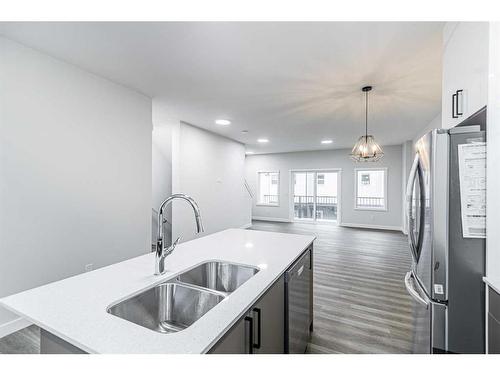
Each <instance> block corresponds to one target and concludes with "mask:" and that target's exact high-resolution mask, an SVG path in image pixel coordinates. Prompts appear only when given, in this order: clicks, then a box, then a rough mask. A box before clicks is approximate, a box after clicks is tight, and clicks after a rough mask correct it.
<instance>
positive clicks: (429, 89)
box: [0, 22, 443, 153]
mask: <svg viewBox="0 0 500 375" xmlns="http://www.w3.org/2000/svg"><path fill="white" fill-rule="evenodd" d="M442 28H443V24H442V23H433V22H401V23H394V22H375V23H367V22H347V23H346V22H344V23H343V22H315V23H307V22H299V23H289V22H270V23H238V22H235V23H223V22H212V23H196V22H191V23H189V22H186V23H173V22H163V23H0V33H1V34H4V35H5V36H7V37H9V38H11V39H13V40H16V41H19V42H21V43H24V44H26V45H28V46H31V47H34V48H37V49H39V50H41V51H44V52H46V53H48V54H50V55H53V56H55V57H57V58H60V59H62V60H65V61H67V62H70V63H73V64H75V65H78V66H80V67H82V68H84V69H86V70H89V71H91V72H93V73H96V74H98V75H101V76H104V77H107V78H109V79H111V80H113V81H115V82H118V83H121V84H124V85H126V86H129V87H132V88H134V89H136V90H138V91H140V92H142V93H144V94H146V95H148V96H151V97H157V98H160V99H161V101H162V102H163V103H165V105H166V106H168V108H169V111H170V112H171V114H172V117H175V118H178V119H180V120H183V121H185V122H188V123H191V124H194V125H196V126H199V127H203V128H206V129H209V130H211V131H214V132H217V133H220V134H223V135H225V136H227V137H229V138H232V139H235V140H238V141H240V142H243V143H245V144H246V145H247V149H248V150H254V151H255V152H256V153H260V152H283V151H297V150H314V149H328V148H344V147H352V145H353V144H354V142H355V141H356V139H357V138H358V136H359V135H361V133H363V132H364V97H363V94H362V93H361V91H360V89H361V87H362V86H364V85H366V84H371V85H373V86H374V89H373V91H372V93H371V94H370V107H371V110H370V117H369V126H370V129H369V132H370V133H372V134H374V135H375V137H376V139H377V140H378V141H379V142H380V143H382V144H384V145H390V144H399V143H402V142H403V141H405V140H407V139H411V138H413V136H414V135H415V134H416V133H417V132H418V131H419V130H420V129H421V128H423V127H425V126H426V125H427V124H428V123H429V122H430V121H431V120H432V119H433V118H434V117H435V116H436V115H438V114H439V112H440V108H441V54H442ZM217 118H225V119H229V120H231V121H232V125H230V126H227V127H222V126H220V125H215V124H214V120H215V119H217ZM242 130H248V133H246V134H244V133H242ZM259 137H266V138H269V140H270V142H269V143H268V144H266V145H260V144H257V142H256V140H257V138H259ZM324 138H331V139H333V141H334V142H333V144H331V145H321V144H320V140H321V139H324Z"/></svg>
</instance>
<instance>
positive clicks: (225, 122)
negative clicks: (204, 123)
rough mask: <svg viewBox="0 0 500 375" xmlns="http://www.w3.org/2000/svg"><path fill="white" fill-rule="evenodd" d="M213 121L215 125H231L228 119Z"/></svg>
mask: <svg viewBox="0 0 500 375" xmlns="http://www.w3.org/2000/svg"><path fill="white" fill-rule="evenodd" d="M215 123H216V124H217V125H231V121H229V120H223V119H218V120H215Z"/></svg>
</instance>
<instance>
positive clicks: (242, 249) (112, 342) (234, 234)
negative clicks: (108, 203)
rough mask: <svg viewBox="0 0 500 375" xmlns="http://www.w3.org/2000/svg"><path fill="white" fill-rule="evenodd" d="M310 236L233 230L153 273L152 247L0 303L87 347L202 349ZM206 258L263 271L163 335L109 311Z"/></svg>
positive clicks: (199, 242)
mask: <svg viewBox="0 0 500 375" xmlns="http://www.w3.org/2000/svg"><path fill="white" fill-rule="evenodd" d="M314 239H315V237H313V236H303V235H295V234H284V233H272V232H262V231H253V230H244V229H228V230H225V231H222V232H218V233H214V234H211V235H208V236H205V237H202V238H199V239H196V240H192V241H189V242H186V243H180V244H179V245H178V246H177V248H176V250H175V251H174V252H173V253H172V254H171V255H170V256H168V257H167V258H166V260H165V265H166V269H167V272H166V274H165V275H162V276H154V254H153V253H150V254H146V255H142V256H139V257H137V258H133V259H129V260H126V261H124V262H120V263H116V264H113V265H110V266H107V267H104V268H100V269H97V270H95V271H92V272H88V273H83V274H80V275H77V276H74V277H70V278H68V279H64V280H61V281H57V282H54V283H51V284H47V285H44V286H41V287H38V288H35V289H31V290H28V291H25V292H22V293H18V294H14V295H12V296H8V297H5V298H3V299H0V304H1V305H3V306H4V307H6V308H7V309H9V310H11V311H13V312H14V313H16V314H18V315H20V316H22V317H24V318H26V319H27V320H29V321H31V322H33V323H34V324H36V325H38V326H39V327H41V328H43V329H45V330H47V331H49V332H51V333H53V334H54V335H56V336H59V337H60V338H62V339H63V340H66V341H67V342H69V343H71V344H72V345H74V346H76V347H78V348H80V349H82V350H84V351H86V352H89V353H204V352H207V351H208V350H209V349H210V348H211V346H212V345H213V344H215V343H216V342H217V340H218V339H219V338H221V337H222V336H223V335H224V334H225V333H226V332H227V330H228V329H229V328H230V327H231V326H232V324H233V323H234V322H236V321H237V320H238V319H239V318H240V317H241V316H242V315H243V314H244V313H245V312H246V311H247V310H248V308H250V307H251V306H252V305H253V304H254V303H255V302H256V301H257V300H258V299H259V297H260V296H261V295H262V294H263V293H264V292H265V291H266V290H267V289H268V288H269V287H270V286H271V285H272V284H273V283H274V281H276V280H277V279H278V277H279V276H280V275H281V274H282V273H283V272H284V271H285V270H286V269H287V268H288V267H289V266H290V265H291V264H292V263H293V262H294V261H295V260H296V259H297V258H298V256H299V255H300V254H301V253H302V252H303V251H304V250H305V249H306V248H307V247H308V246H309V245H310V244H311V243H312V242H313V241H314ZM209 260H223V261H226V262H233V263H239V264H245V265H251V266H256V267H258V268H259V269H260V271H259V272H258V273H257V274H256V275H255V276H253V277H252V278H250V279H249V280H248V281H247V282H245V283H244V284H243V285H241V286H240V287H239V288H238V289H237V290H235V291H234V292H233V293H231V294H230V295H229V296H228V297H226V298H225V299H224V300H223V301H222V302H221V303H219V304H218V305H216V306H215V307H214V308H212V309H211V310H210V311H208V312H207V313H206V314H205V315H204V316H202V317H201V318H200V319H199V320H198V321H196V322H195V323H193V324H192V325H191V326H190V327H188V328H186V329H184V330H183V331H180V332H176V333H170V334H163V333H158V332H155V331H152V330H149V329H147V328H144V327H141V326H139V325H136V324H134V323H131V322H128V321H126V320H123V319H120V318H118V317H116V316H113V315H111V314H108V313H107V311H106V310H107V308H108V307H109V306H110V305H112V304H114V303H116V302H117V301H121V300H124V299H126V298H128V297H130V296H132V295H135V294H137V292H140V291H142V290H145V289H148V288H150V287H151V286H153V285H155V284H158V283H160V282H162V281H166V280H168V279H171V278H172V277H175V276H176V275H177V274H179V273H182V272H183V271H185V270H188V269H190V268H193V266H196V265H198V264H200V263H203V262H206V261H209Z"/></svg>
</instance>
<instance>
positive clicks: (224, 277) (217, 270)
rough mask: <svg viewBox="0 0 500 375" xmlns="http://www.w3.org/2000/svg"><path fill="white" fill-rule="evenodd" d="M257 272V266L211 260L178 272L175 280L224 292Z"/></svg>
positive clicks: (238, 285)
mask: <svg viewBox="0 0 500 375" xmlns="http://www.w3.org/2000/svg"><path fill="white" fill-rule="evenodd" d="M257 272H259V269H258V268H255V267H251V266H244V265H239V264H234V263H227V262H220V261H212V262H206V263H202V264H200V265H199V266H197V267H195V268H193V269H192V270H189V271H187V272H184V273H182V274H180V275H179V276H178V277H177V280H179V281H181V282H183V283H188V284H193V285H197V286H200V287H203V288H207V289H212V290H216V291H219V292H224V293H231V292H234V291H235V290H236V289H237V288H238V287H240V286H241V285H242V284H243V283H244V282H246V281H247V280H248V279H250V278H251V277H252V276H253V275H255V274H256V273H257Z"/></svg>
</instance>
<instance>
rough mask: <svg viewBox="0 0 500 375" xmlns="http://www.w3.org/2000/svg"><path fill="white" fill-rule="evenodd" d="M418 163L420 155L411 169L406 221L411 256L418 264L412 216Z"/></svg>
mask: <svg viewBox="0 0 500 375" xmlns="http://www.w3.org/2000/svg"><path fill="white" fill-rule="evenodd" d="M418 163H419V161H418V154H416V155H415V159H414V160H413V165H412V167H411V169H410V175H409V176H408V185H407V186H406V219H407V224H408V243H409V245H410V250H411V255H412V258H413V261H414V262H415V263H417V252H416V251H417V246H416V244H415V239H414V238H413V220H412V218H411V216H412V211H413V208H412V204H413V185H414V184H415V178H417V168H418Z"/></svg>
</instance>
